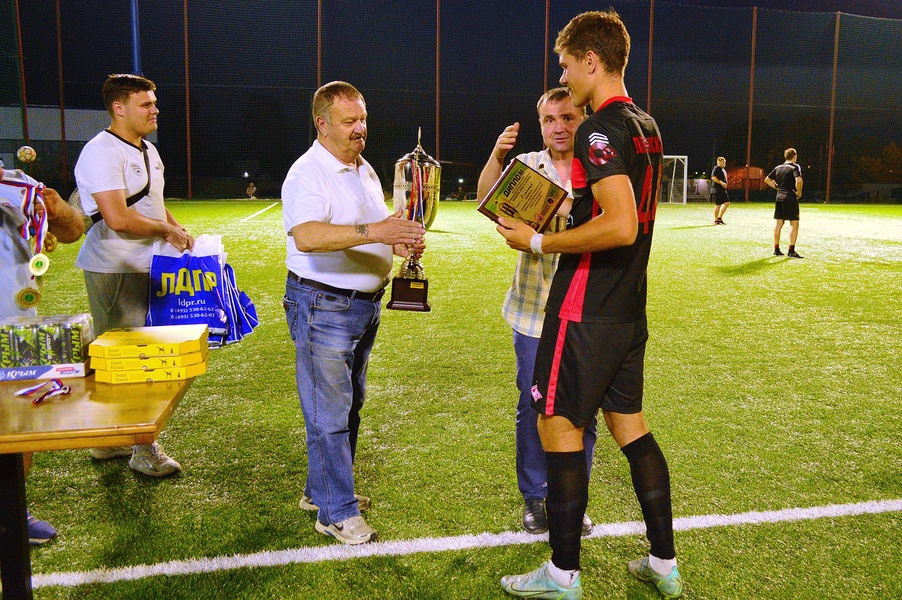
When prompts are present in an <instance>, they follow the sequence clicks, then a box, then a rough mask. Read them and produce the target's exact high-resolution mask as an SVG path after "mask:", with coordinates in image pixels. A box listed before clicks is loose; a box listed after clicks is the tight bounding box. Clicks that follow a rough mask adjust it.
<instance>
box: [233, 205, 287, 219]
mask: <svg viewBox="0 0 902 600" xmlns="http://www.w3.org/2000/svg"><path fill="white" fill-rule="evenodd" d="M277 204H279V203H278V202H273V203H272V204H270V205H269V206H267V207H266V208H264V209H261V210H258V211H257V212H255V213H254V214H252V215H250V216H249V217H244V218H243V219H241V221H240V222H241V223H246V222H247V221H250V220H251V219H253V218H254V217H256V216H257V215H262V214H263V213H265V212H266V211H268V210H269V209H270V208H272V207H273V206H276V205H277Z"/></svg>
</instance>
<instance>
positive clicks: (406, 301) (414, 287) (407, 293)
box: [386, 277, 432, 312]
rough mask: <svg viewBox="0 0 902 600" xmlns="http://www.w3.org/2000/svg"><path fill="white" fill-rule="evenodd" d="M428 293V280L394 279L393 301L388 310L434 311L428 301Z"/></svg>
mask: <svg viewBox="0 0 902 600" xmlns="http://www.w3.org/2000/svg"><path fill="white" fill-rule="evenodd" d="M428 293H429V280H428V279H404V278H402V277H394V278H393V279H392V280H391V300H389V302H388V304H387V305H386V308H391V309H393V310H413V311H416V312H429V311H430V310H432V309H431V308H430V307H429V303H428V302H427V301H426V296H427V294H428Z"/></svg>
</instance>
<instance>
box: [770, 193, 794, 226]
mask: <svg viewBox="0 0 902 600" xmlns="http://www.w3.org/2000/svg"><path fill="white" fill-rule="evenodd" d="M774 219H776V220H778V221H798V220H799V200H798V198H785V199H783V200H777V201H776V202H775V203H774Z"/></svg>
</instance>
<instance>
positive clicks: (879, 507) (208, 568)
mask: <svg viewBox="0 0 902 600" xmlns="http://www.w3.org/2000/svg"><path fill="white" fill-rule="evenodd" d="M900 511H902V499H900V500H880V501H875V502H862V503H858V504H833V505H829V506H816V507H812V508H788V509H785V510H775V511H766V512H747V513H740V514H735V515H702V516H696V517H683V518H679V519H674V522H673V527H674V529H675V530H676V531H688V530H690V529H708V528H711V527H725V526H735V525H758V524H761V523H784V522H790V521H806V520H812V519H823V518H833V517H845V516H854V515H865V514H879V513H885V512H900ZM643 533H645V524H644V523H642V522H641V521H629V522H625V523H609V524H605V525H600V524H596V525H595V527H594V528H593V530H592V535H590V536H589V537H590V538H602V537H622V536H627V535H641V534H643ZM547 540H548V534H544V535H532V534H529V533H526V532H516V533H514V532H505V533H480V534H478V535H460V536H454V537H443V538H422V539H417V540H402V541H396V542H375V543H372V544H362V545H359V546H347V545H343V544H333V545H329V546H322V547H316V548H294V549H288V550H277V551H270V552H257V553H254V554H236V555H234V556H219V557H215V558H200V559H195V560H173V561H170V562H165V563H158V564H155V565H138V566H135V567H123V568H119V569H96V570H93V571H81V572H79V571H74V572H69V573H47V574H43V575H34V576H33V578H32V587H35V588H39V587H49V586H63V587H72V586H76V585H84V584H88V583H113V582H116V581H131V580H136V579H144V578H147V577H155V576H158V575H192V574H197V573H212V572H215V571H228V570H233V569H242V568H254V567H276V566H282V565H290V564H297V563H314V562H324V561H333V560H350V559H353V558H368V557H371V556H403V555H408V554H420V553H424V552H447V551H449V550H471V549H474V548H492V547H496V546H513V545H516V544H534V543H536V542H541V541H547Z"/></svg>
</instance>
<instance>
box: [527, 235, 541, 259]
mask: <svg viewBox="0 0 902 600" xmlns="http://www.w3.org/2000/svg"><path fill="white" fill-rule="evenodd" d="M543 237H545V236H543V235H542V234H541V233H535V234H533V236H532V239H530V240H529V248H530V249H531V250H532V253H533V254H545V253H544V252H542V238H543Z"/></svg>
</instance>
